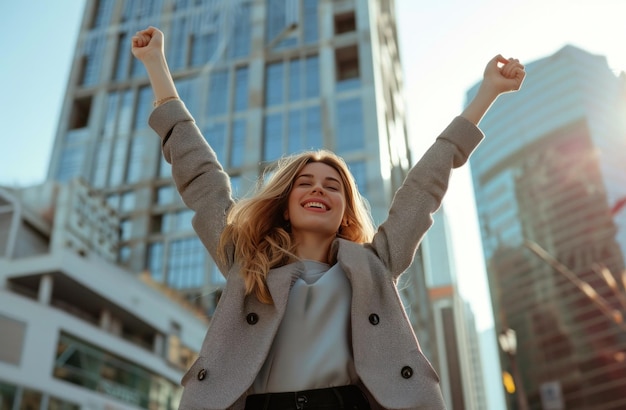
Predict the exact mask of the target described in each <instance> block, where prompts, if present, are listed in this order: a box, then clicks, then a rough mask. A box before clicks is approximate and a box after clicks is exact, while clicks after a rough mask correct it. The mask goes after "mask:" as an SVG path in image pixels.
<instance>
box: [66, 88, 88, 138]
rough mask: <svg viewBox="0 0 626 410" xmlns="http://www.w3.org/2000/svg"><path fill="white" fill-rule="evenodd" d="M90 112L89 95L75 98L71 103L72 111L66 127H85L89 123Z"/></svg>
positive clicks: (73, 128)
mask: <svg viewBox="0 0 626 410" xmlns="http://www.w3.org/2000/svg"><path fill="white" fill-rule="evenodd" d="M90 114H91V96H89V97H83V98H77V99H76V100H74V103H73V104H72V112H71V114H70V120H69V124H68V128H69V129H72V130H75V129H78V128H85V127H87V126H88V125H89V115H90Z"/></svg>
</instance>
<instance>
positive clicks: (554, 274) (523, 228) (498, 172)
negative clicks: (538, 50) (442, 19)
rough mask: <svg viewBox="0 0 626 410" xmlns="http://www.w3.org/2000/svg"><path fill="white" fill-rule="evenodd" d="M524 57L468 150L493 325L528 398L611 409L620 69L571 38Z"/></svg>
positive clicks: (622, 340) (619, 293)
mask: <svg viewBox="0 0 626 410" xmlns="http://www.w3.org/2000/svg"><path fill="white" fill-rule="evenodd" d="M526 67H527V70H526V71H527V76H526V80H525V84H524V87H523V89H522V90H521V91H519V92H518V93H514V94H509V95H503V96H501V97H500V98H499V99H498V101H497V102H496V103H495V105H494V107H492V109H491V110H490V111H489V113H488V114H487V115H486V116H485V118H484V119H483V121H482V122H481V128H482V129H483V131H484V132H485V134H486V136H487V137H486V139H485V141H484V142H483V143H482V144H481V146H480V147H479V149H478V150H477V151H476V152H475V153H474V155H473V156H472V157H471V160H470V161H471V170H472V178H473V184H474V189H475V197H476V203H477V209H478V217H479V221H480V230H481V236H482V242H483V249H484V253H485V260H486V264H487V273H488V277H489V285H490V290H491V297H492V305H493V308H494V314H495V323H496V328H497V330H498V331H501V330H505V329H507V328H511V329H514V330H515V332H516V334H517V351H516V353H515V356H514V357H513V359H514V360H515V362H516V364H517V365H518V368H519V370H520V371H519V373H520V375H519V380H517V383H518V384H520V383H521V385H519V386H518V389H517V391H518V393H519V391H520V389H519V387H522V388H523V390H525V392H526V399H527V402H528V403H529V405H530V408H541V407H540V406H541V405H542V403H543V405H544V407H543V408H556V409H561V408H562V409H565V408H566V409H568V410H570V409H596V410H601V409H602V410H608V409H621V408H624V407H626V396H625V395H624V390H623V386H624V385H625V384H626V353H625V350H626V337H625V335H626V332H625V327H624V325H623V319H620V317H621V316H620V315H626V304H623V303H622V302H623V300H624V295H625V294H626V291H625V290H624V287H623V285H626V283H623V284H622V283H621V277H622V272H624V254H625V253H626V212H625V211H624V210H622V208H621V206H620V204H622V202H623V198H625V197H626V161H624V154H623V153H624V152H626V92H625V90H626V88H625V83H626V81H625V77H624V74H622V75H621V76H619V75H617V74H616V73H614V72H612V71H611V70H610V69H609V67H608V64H607V61H606V59H605V58H604V57H602V56H597V55H592V54H590V53H588V52H586V51H584V50H581V49H579V48H577V47H574V46H570V45H568V46H565V47H563V48H562V49H561V50H559V51H558V52H556V53H555V54H553V55H551V56H549V57H546V58H543V59H540V60H537V61H534V62H531V63H530V64H527V66H526ZM476 89H477V86H476V87H474V88H473V89H471V90H470V91H469V92H468V99H469V98H470V97H471V96H472V95H473V94H474V93H475V92H476ZM537 250H539V252H538V251H537ZM542 252H543V253H542ZM557 262H558V263H557ZM603 272H604V273H603ZM607 273H608V275H605V274H607ZM603 275H605V276H603ZM605 278H606V279H605ZM613 281H616V283H615V286H614V287H613ZM501 361H502V363H503V366H504V368H505V369H508V368H509V366H510V365H511V363H509V358H508V357H506V356H504V355H503V356H502V357H501ZM548 403H550V404H548ZM546 406H551V407H546Z"/></svg>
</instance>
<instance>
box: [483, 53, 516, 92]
mask: <svg viewBox="0 0 626 410" xmlns="http://www.w3.org/2000/svg"><path fill="white" fill-rule="evenodd" d="M483 77H484V80H483V81H484V82H485V85H488V86H490V87H492V88H493V89H494V91H495V92H496V93H497V94H502V93H507V92H511V91H517V90H519V89H520V87H521V86H522V83H523V82H524V77H526V71H524V65H523V64H521V63H520V62H519V60H518V59H516V58H508V59H507V58H504V57H502V55H501V54H498V55H497V56H495V57H494V58H492V59H491V61H489V63H488V64H487V67H486V68H485V72H484V75H483Z"/></svg>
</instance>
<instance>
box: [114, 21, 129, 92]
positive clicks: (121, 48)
mask: <svg viewBox="0 0 626 410" xmlns="http://www.w3.org/2000/svg"><path fill="white" fill-rule="evenodd" d="M130 38H131V36H130V34H129V33H127V32H124V33H121V34H120V35H119V36H118V39H117V57H116V59H115V72H114V79H115V80H117V81H122V80H126V79H127V78H128V72H129V65H130V61H131V58H132V54H131V52H130V47H129V46H128V45H129V44H130Z"/></svg>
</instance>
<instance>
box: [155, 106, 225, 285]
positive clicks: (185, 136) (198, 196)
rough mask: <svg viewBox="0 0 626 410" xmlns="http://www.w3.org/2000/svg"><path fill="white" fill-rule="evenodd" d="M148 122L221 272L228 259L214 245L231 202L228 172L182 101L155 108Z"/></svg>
mask: <svg viewBox="0 0 626 410" xmlns="http://www.w3.org/2000/svg"><path fill="white" fill-rule="evenodd" d="M148 122H149V124H150V127H152V129H154V131H156V133H157V134H158V135H159V136H160V137H161V148H162V151H163V156H164V157H165V160H166V161H167V162H169V163H170V164H171V165H172V176H173V178H174V183H175V184H176V188H177V189H178V192H179V193H180V195H181V197H182V199H183V202H184V203H185V205H187V206H188V207H189V208H190V209H191V210H193V211H194V213H195V214H194V217H193V221H192V224H193V227H194V230H195V231H196V233H197V234H198V236H199V237H200V240H201V241H202V243H203V244H204V246H205V247H206V248H207V250H208V251H209V253H210V254H211V256H212V258H213V260H214V261H215V262H216V263H217V264H218V267H219V269H220V271H221V272H222V273H223V274H224V275H225V274H226V273H227V272H228V270H229V268H230V265H231V264H232V262H228V263H226V264H223V263H221V262H220V260H219V259H218V258H217V248H218V244H219V240H220V235H221V233H222V231H223V229H224V226H225V224H226V215H227V212H228V210H229V209H230V207H231V206H232V205H233V198H232V193H231V186H230V178H229V176H228V174H227V173H226V172H225V171H224V170H223V168H222V166H221V164H220V163H219V161H218V159H217V155H216V154H215V151H214V150H213V149H212V148H211V147H210V146H209V144H208V143H207V142H206V140H205V139H204V137H203V136H202V134H201V132H200V130H199V129H198V127H197V126H196V124H195V121H194V119H193V117H192V116H191V114H190V113H189V111H188V110H187V108H186V107H185V105H184V104H183V102H182V101H170V102H167V103H165V104H163V105H161V106H159V107H157V108H156V109H154V111H153V112H152V114H151V115H150V118H149V120H148ZM228 254H229V255H232V252H228ZM230 260H231V261H232V257H231V258H230Z"/></svg>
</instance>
